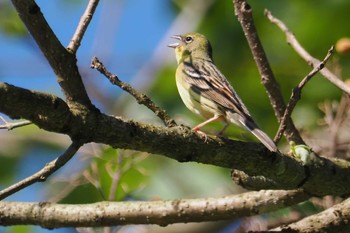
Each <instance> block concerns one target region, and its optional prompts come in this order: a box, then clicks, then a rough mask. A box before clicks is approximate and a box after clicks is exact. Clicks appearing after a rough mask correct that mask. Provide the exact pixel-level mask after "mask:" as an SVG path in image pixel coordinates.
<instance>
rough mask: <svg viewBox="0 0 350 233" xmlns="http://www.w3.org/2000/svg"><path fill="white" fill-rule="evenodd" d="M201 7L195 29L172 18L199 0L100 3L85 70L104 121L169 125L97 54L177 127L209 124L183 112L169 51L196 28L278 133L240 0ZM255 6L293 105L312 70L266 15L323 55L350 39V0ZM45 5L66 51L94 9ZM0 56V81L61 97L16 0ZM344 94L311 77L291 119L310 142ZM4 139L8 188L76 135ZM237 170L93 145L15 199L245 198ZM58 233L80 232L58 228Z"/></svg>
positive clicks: (338, 59) (338, 60)
mask: <svg viewBox="0 0 350 233" xmlns="http://www.w3.org/2000/svg"><path fill="white" fill-rule="evenodd" d="M195 2H196V4H197V5H199V6H202V7H203V8H204V9H206V10H203V11H198V10H197V9H190V10H189V13H188V14H187V16H186V15H185V16H186V17H184V22H189V21H191V22H192V20H193V18H192V17H194V16H196V17H197V19H198V21H196V22H192V23H193V26H192V28H188V27H189V26H188V25H187V23H183V24H175V23H174V22H175V21H176V20H177V19H178V17H179V15H181V12H182V10H183V9H184V8H186V6H188V5H189V4H190V1H183V0H182V1H181V0H178V1H169V0H168V1H164V0H149V1H135V0H128V1H108V0H106V1H101V3H100V5H99V7H98V9H97V11H96V14H95V15H94V18H93V21H92V23H91V25H90V27H89V28H88V31H87V33H86V36H85V37H84V39H83V42H82V46H81V48H80V49H79V52H78V64H79V69H80V71H81V73H82V76H83V79H84V82H85V84H86V88H87V90H88V92H89V94H90V96H91V98H92V100H93V102H94V104H95V105H96V106H98V107H99V108H100V109H101V110H102V111H103V112H105V113H107V114H111V115H120V116H123V117H125V118H133V119H136V120H139V121H144V122H149V123H152V124H160V121H159V120H158V119H157V118H156V117H155V116H154V115H153V114H152V113H151V112H150V111H149V110H148V109H146V108H145V107H143V106H140V105H138V104H137V103H135V101H134V100H133V99H132V98H130V97H129V96H127V95H126V94H124V93H123V92H122V91H120V90H119V89H118V88H116V87H115V86H112V85H110V83H109V82H108V80H106V79H105V78H104V77H102V76H101V75H100V74H99V73H98V72H96V71H95V70H91V69H90V68H89V64H90V60H91V58H92V56H97V57H99V58H100V59H101V60H102V61H103V63H104V64H105V65H106V66H107V67H108V68H109V69H110V71H112V72H113V73H115V74H117V75H118V76H119V77H120V78H121V79H122V80H123V81H127V82H129V83H131V84H132V85H133V86H134V87H135V88H137V89H139V90H141V91H142V92H144V93H146V94H147V95H149V96H150V97H151V98H152V99H153V100H154V101H155V102H156V103H157V104H159V105H160V106H161V107H163V108H164V109H166V110H167V111H168V113H169V114H171V115H172V116H173V117H174V118H175V119H176V120H177V121H178V122H179V123H182V124H186V125H189V126H194V125H195V124H197V123H199V122H200V119H198V118H197V117H196V116H194V115H193V114H192V113H190V112H189V111H188V110H187V109H186V108H185V107H184V105H183V104H182V102H181V100H180V98H179V96H178V94H177V90H176V87H175V80H174V74H175V69H176V61H175V56H174V52H173V51H172V49H170V48H167V47H166V44H169V43H172V42H173V39H171V38H169V33H170V32H173V31H174V32H175V33H177V34H181V33H184V32H187V30H189V29H190V30H191V31H198V32H200V33H202V34H205V35H206V36H207V37H208V38H209V39H210V41H211V43H212V46H213V48H214V60H215V62H216V64H217V66H218V67H219V68H220V69H221V70H222V72H223V73H224V74H225V75H226V77H227V78H228V79H229V80H230V82H231V83H232V85H233V86H234V87H235V89H236V91H237V92H238V93H239V95H240V96H241V98H242V99H243V101H244V102H245V104H246V105H247V107H248V109H249V110H250V112H251V113H252V115H253V117H254V119H256V121H257V122H258V123H259V125H260V126H261V128H263V129H264V130H265V131H266V132H267V133H268V134H269V135H271V137H272V136H273V134H274V133H275V132H276V130H277V128H278V124H277V123H276V118H275V117H274V114H273V111H272V108H271V107H270V105H269V101H268V98H267V96H266V94H265V90H264V88H263V87H262V85H261V84H260V79H259V74H258V71H257V68H256V66H255V63H254V61H253V60H252V56H251V53H250V50H249V48H248V46H247V43H246V41H245V38H244V35H243V33H242V30H241V28H240V25H239V23H238V22H237V20H236V18H235V16H234V13H233V5H232V1H209V0H201V1H195ZM249 3H250V4H251V6H252V8H253V12H254V17H255V22H256V27H257V29H258V32H259V35H260V38H261V40H262V43H263V46H264V48H265V51H266V53H267V56H268V58H269V61H270V64H271V66H272V69H273V71H274V74H275V76H276V79H277V80H278V82H279V83H280V86H281V89H282V91H283V94H284V97H285V98H286V99H287V98H289V96H290V92H291V90H292V88H293V87H295V86H296V85H297V84H298V82H299V81H300V80H301V79H302V78H303V77H304V76H305V75H306V74H307V73H308V72H309V71H310V69H311V68H310V67H309V66H308V65H307V63H306V62H305V61H303V60H302V59H301V58H300V57H299V56H298V55H296V53H295V52H294V51H293V50H292V49H291V48H290V47H289V46H288V45H287V43H286V41H285V37H284V35H283V33H282V32H281V31H279V29H278V28H277V27H276V26H275V25H272V24H271V23H269V21H268V20H267V19H266V18H265V16H264V9H269V10H270V11H272V14H274V15H275V16H276V17H278V18H280V19H281V20H282V21H284V22H285V23H286V25H287V26H288V27H289V28H290V29H291V30H292V31H293V32H294V34H295V35H296V37H297V38H298V39H299V41H300V43H301V44H302V45H303V46H304V47H305V48H306V49H307V50H308V51H309V52H310V53H311V54H312V55H313V56H315V57H316V58H319V59H322V58H323V57H324V56H325V54H326V52H327V50H328V49H329V48H330V46H331V45H333V44H335V43H336V41H337V40H338V39H340V38H342V37H345V36H349V34H350V28H349V27H348V22H349V14H348V13H349V10H350V2H349V1H346V0H334V1H326V0H318V1H315V0H309V1H303V0H296V1H277V0H274V1H261V0H251V1H249ZM37 4H38V5H39V6H40V8H41V10H42V12H43V13H44V15H45V17H46V19H47V21H48V22H49V24H50V25H51V27H52V29H53V30H54V32H55V33H56V34H57V36H58V38H59V39H60V41H61V42H62V44H64V45H67V44H68V43H69V40H70V38H71V36H72V34H73V33H74V30H75V28H76V25H77V23H78V22H79V19H80V16H81V15H82V13H83V12H84V10H85V6H86V1H67V0H65V1H57V0H56V1H45V0H38V1H37ZM0 48H1V53H0V81H1V82H8V83H11V84H14V85H17V86H20V87H24V88H29V89H35V90H40V91H45V92H50V93H54V94H56V95H58V96H60V97H63V96H62V93H61V92H60V88H59V86H58V84H57V83H56V80H55V77H54V74H53V72H52V70H51V69H50V67H49V65H48V63H47V62H46V60H45V58H44V57H43V55H42V53H41V52H40V51H39V49H38V48H37V46H36V44H35V42H34V41H33V40H32V38H31V37H30V35H29V34H28V33H27V32H26V30H25V28H24V26H23V25H22V23H21V21H20V20H19V19H18V16H17V13H16V12H15V11H14V9H13V7H12V5H11V4H10V2H9V1H4V0H2V1H0ZM349 63H350V59H349V56H347V55H339V54H335V55H333V57H332V59H331V61H330V62H329V65H328V67H329V68H331V69H332V70H335V71H336V72H337V73H339V74H340V75H341V76H342V77H343V78H344V79H346V78H347V77H349V73H350V70H349V69H350V68H349V67H350V66H349V65H350V64H349ZM340 96H341V92H340V91H339V90H338V89H337V88H335V87H334V86H332V85H331V84H330V83H328V82H327V81H325V80H324V79H323V77H321V76H320V75H317V76H316V77H314V78H313V80H312V81H311V82H310V83H309V84H308V85H307V87H306V89H304V92H303V97H302V100H301V101H300V102H299V104H298V106H297V108H296V109H295V111H294V113H293V119H294V121H295V122H296V124H297V126H298V128H301V129H302V130H303V132H305V133H308V134H312V133H313V132H315V131H317V130H318V129H319V127H320V126H319V120H320V118H322V116H323V115H322V112H321V111H320V110H319V104H320V103H321V102H323V101H325V100H329V101H337V100H338V99H339V98H340ZM1 116H3V115H1ZM3 117H5V119H6V120H9V119H8V118H6V116H3ZM220 127H221V125H220V124H213V125H210V126H208V127H207V128H206V131H207V132H212V133H215V132H217V131H218V130H219V129H220ZM227 134H228V135H230V137H232V138H238V139H241V140H255V139H254V138H252V137H251V136H250V135H249V134H248V133H246V132H243V131H241V130H238V129H237V128H235V127H230V128H229V130H228V131H227ZM0 142H1V143H0V188H5V187H6V186H8V185H10V184H12V183H14V182H16V181H18V180H20V179H23V178H25V177H27V176H29V175H31V174H32V173H34V172H36V171H37V170H39V169H41V168H42V167H43V166H44V165H45V164H46V163H47V162H49V161H51V160H53V159H54V158H55V157H56V156H58V155H59V154H60V153H62V152H63V150H64V149H65V148H66V147H67V146H68V145H69V138H68V137H66V136H62V135H58V134H54V133H49V132H43V131H41V130H39V129H38V128H37V127H36V126H26V127H23V128H20V129H16V130H13V131H5V130H3V131H0ZM229 174H230V171H229V170H227V169H221V168H217V167H213V166H208V165H202V164H196V163H185V164H180V163H178V162H176V161H173V160H171V159H167V158H165V157H162V156H160V155H149V154H145V153H142V152H134V151H123V150H114V149H111V148H109V147H107V146H104V145H98V144H89V145H86V146H85V147H84V148H83V149H81V150H80V151H79V153H78V154H77V155H76V156H75V157H74V159H73V160H71V161H70V162H69V164H67V166H65V167H64V168H63V169H61V170H60V171H59V172H57V173H56V174H54V175H53V176H52V177H50V178H49V179H48V181H46V182H45V183H40V184H35V185H32V186H31V187H29V188H27V189H25V190H22V191H20V192H19V193H17V194H15V195H12V196H11V197H8V198H7V199H6V200H7V201H11V200H13V201H14V200H15V201H58V202H62V203H89V202H96V201H102V200H114V201H121V200H156V199H172V198H195V197H209V196H223V195H226V194H232V193H239V192H242V191H243V190H242V189H241V188H240V187H237V186H235V185H234V184H232V182H231V181H230V176H229ZM297 208H299V210H300V211H304V212H305V211H306V212H310V211H311V212H312V211H316V210H317V207H315V206H313V205H312V204H310V203H305V204H304V205H301V206H299V207H297ZM288 213H290V210H289V209H288V210H284V211H279V212H277V213H273V214H269V215H266V216H263V217H262V219H265V220H266V219H274V218H278V217H281V216H285V215H288ZM260 220H261V219H260ZM260 220H259V224H262V223H264V224H266V221H260ZM254 221H256V219H255V220H254ZM243 222H244V221H243V220H233V221H231V222H225V223H224V224H222V223H220V224H219V226H217V227H213V230H212V232H234V230H235V229H236V228H237V227H238V226H239V224H241V223H243ZM251 224H252V225H254V223H251ZM198 225H200V224H187V227H192V230H187V231H191V232H195V229H197V228H199V229H200V227H199V226H198ZM202 225H203V224H202ZM206 227H207V226H206ZM147 229H148V228H147V227H143V228H142V227H140V226H138V227H135V226H130V227H125V228H116V229H114V230H119V231H120V232H128V231H131V232H132V231H138V232H142V230H145V232H146V230H147ZM206 229H207V230H208V229H209V228H206ZM95 230H96V231H102V229H95ZM80 231H84V229H80ZM0 232H7V233H10V232H11V233H12V232H23V233H25V232H48V230H45V229H41V228H39V227H26V226H19V227H8V228H0ZM50 232H62V233H63V232H76V230H75V229H56V230H50ZM151 232H183V229H182V225H180V224H175V225H173V226H171V227H166V228H157V227H153V228H152V230H151Z"/></svg>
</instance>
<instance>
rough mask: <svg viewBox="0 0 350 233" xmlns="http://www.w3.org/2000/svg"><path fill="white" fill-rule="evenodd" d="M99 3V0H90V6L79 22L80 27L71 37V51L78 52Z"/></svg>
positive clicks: (69, 47) (69, 46)
mask: <svg viewBox="0 0 350 233" xmlns="http://www.w3.org/2000/svg"><path fill="white" fill-rule="evenodd" d="M98 3H99V0H90V1H89V4H88V6H87V7H86V10H85V12H84V14H83V15H82V16H81V18H80V22H79V24H78V27H77V29H76V31H75V33H74V35H73V38H72V39H71V41H70V43H69V45H68V47H67V49H68V50H69V51H71V52H72V53H74V54H75V53H76V52H77V50H78V48H79V46H80V43H81V40H82V39H83V37H84V34H85V31H86V29H87V27H88V26H89V23H90V21H91V19H92V16H93V15H94V13H95V10H96V8H97V5H98Z"/></svg>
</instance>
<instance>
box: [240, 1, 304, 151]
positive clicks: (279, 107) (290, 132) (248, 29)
mask: <svg viewBox="0 0 350 233" xmlns="http://www.w3.org/2000/svg"><path fill="white" fill-rule="evenodd" d="M234 7H235V15H236V17H237V19H238V21H239V22H240V24H241V26H242V29H243V31H244V35H245V36H246V38H247V41H248V44H249V47H250V50H251V52H252V54H253V58H254V60H255V63H256V64H257V67H258V69H259V73H260V76H261V82H262V84H263V85H264V87H265V89H266V91H267V94H268V97H269V99H270V102H271V105H272V107H273V109H274V111H275V114H276V117H277V119H278V121H279V122H281V120H282V116H283V113H284V110H285V109H286V104H285V102H284V100H283V96H282V93H281V90H280V87H279V84H278V83H277V81H276V79H275V77H274V75H273V72H272V69H271V67H270V64H269V62H268V60H267V57H266V54H265V51H264V49H263V47H262V45H261V42H260V39H259V36H258V33H257V31H256V28H255V25H254V20H253V15H252V9H251V7H250V6H249V4H248V3H247V2H246V1H245V0H234ZM286 122H287V127H286V130H285V133H284V134H285V136H286V138H287V139H288V140H289V141H295V142H296V143H298V144H305V143H304V141H303V139H302V138H301V136H300V134H299V131H298V130H297V129H296V127H295V125H294V123H293V121H292V119H291V118H290V117H289V118H287V121H286Z"/></svg>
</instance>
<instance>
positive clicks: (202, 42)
mask: <svg viewBox="0 0 350 233" xmlns="http://www.w3.org/2000/svg"><path fill="white" fill-rule="evenodd" d="M172 38H174V39H177V40H179V42H177V43H173V44H169V45H168V46H169V47H171V48H174V49H175V54H176V60H177V62H178V63H180V62H181V61H182V60H183V59H184V58H185V57H187V56H191V57H192V58H202V59H210V60H211V59H212V49H211V45H210V42H209V40H208V39H207V38H206V37H205V36H203V35H202V34H199V33H196V32H190V33H186V34H183V35H175V36H172Z"/></svg>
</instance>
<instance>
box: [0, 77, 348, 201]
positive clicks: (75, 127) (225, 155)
mask: <svg viewBox="0 0 350 233" xmlns="http://www.w3.org/2000/svg"><path fill="white" fill-rule="evenodd" d="M0 112H3V113H5V114H7V115H9V116H12V117H13V116H17V117H21V118H24V119H27V120H30V121H32V122H33V123H34V124H36V125H38V126H40V127H41V128H43V129H45V130H48V131H53V132H57V133H63V134H67V135H69V136H70V137H71V138H72V139H73V141H75V140H74V139H79V140H80V142H82V143H87V142H96V143H104V144H107V145H111V146H112V147H116V148H122V149H133V150H139V151H145V152H149V153H152V154H161V155H165V156H167V157H169V158H173V159H176V160H178V161H180V162H189V161H195V162H200V163H204V164H212V165H216V166H221V167H227V168H233V169H237V170H241V171H244V172H245V173H247V174H248V175H249V176H264V177H265V178H266V179H270V180H273V181H274V182H275V184H276V185H275V186H274V187H273V188H274V189H295V188H298V187H303V188H304V189H305V190H306V191H307V192H308V193H310V194H312V195H316V196H323V195H327V194H332V195H347V194H349V193H350V169H349V167H350V165H349V163H348V162H346V161H342V160H336V162H331V161H330V160H328V159H325V158H320V159H319V160H317V161H315V162H314V163H312V164H310V165H309V166H308V167H307V169H306V170H305V168H304V167H303V166H302V165H301V164H300V163H299V162H298V161H296V160H295V159H293V158H291V157H289V156H285V155H282V154H279V153H270V152H268V151H267V150H266V149H265V147H264V146H263V145H261V144H260V143H255V142H240V141H234V140H229V139H223V138H217V137H208V140H206V141H204V140H203V139H202V138H201V137H199V136H198V135H197V134H195V133H193V132H192V131H191V130H190V129H189V128H186V127H183V126H176V127H171V128H166V127H160V126H154V125H149V124H144V123H139V122H135V121H129V120H124V119H122V118H115V117H111V116H107V115H105V114H102V113H99V112H95V111H90V112H88V113H87V116H86V118H85V119H84V120H82V119H81V116H79V115H74V114H72V113H71V112H69V110H68V107H67V105H65V103H64V102H63V101H62V100H60V99H58V98H57V97H54V96H52V95H46V94H43V93H37V92H31V91H29V90H25V89H21V88H16V87H14V86H11V85H8V84H0ZM334 184H337V185H336V186H335V185H334ZM252 188H253V187H252ZM259 188H263V187H261V186H259ZM266 188H270V187H269V186H267V187H266Z"/></svg>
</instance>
